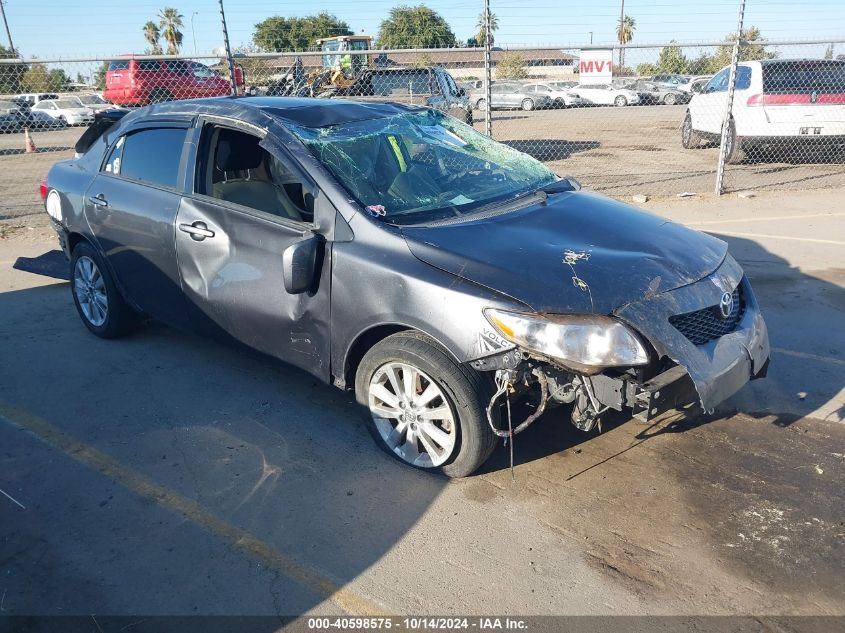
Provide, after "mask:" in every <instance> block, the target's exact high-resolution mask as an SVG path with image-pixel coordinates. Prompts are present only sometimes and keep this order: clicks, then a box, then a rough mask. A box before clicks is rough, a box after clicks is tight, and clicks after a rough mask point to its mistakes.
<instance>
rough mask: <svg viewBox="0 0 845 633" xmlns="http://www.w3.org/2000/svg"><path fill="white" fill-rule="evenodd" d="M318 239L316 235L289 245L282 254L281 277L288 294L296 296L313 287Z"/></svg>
mask: <svg viewBox="0 0 845 633" xmlns="http://www.w3.org/2000/svg"><path fill="white" fill-rule="evenodd" d="M319 249H320V238H319V237H317V236H316V235H315V236H313V237H309V238H306V239H304V240H302V241H299V242H297V243H296V244H291V245H290V246H288V247H287V248H286V249H285V252H284V253H283V254H282V275H283V276H284V282H285V290H286V291H287V292H288V294H292V295H298V294H302V293H303V292H307V291H308V290H310V289H311V288H313V287H314V281H315V280H314V277H315V275H316V274H317V255H318V253H319Z"/></svg>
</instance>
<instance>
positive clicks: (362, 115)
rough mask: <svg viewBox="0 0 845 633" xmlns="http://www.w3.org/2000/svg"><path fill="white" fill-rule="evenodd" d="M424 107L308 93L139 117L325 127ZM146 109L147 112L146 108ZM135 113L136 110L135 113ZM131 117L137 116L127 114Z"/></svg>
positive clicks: (198, 104)
mask: <svg viewBox="0 0 845 633" xmlns="http://www.w3.org/2000/svg"><path fill="white" fill-rule="evenodd" d="M422 110H424V108H421V107H418V106H411V105H404V104H400V103H390V102H362V101H353V100H349V99H337V98H336V99H314V98H307V97H210V98H205V99H186V100H183V101H168V102H165V103H159V104H156V105H154V106H150V107H149V108H145V109H142V110H137V111H136V112H137V115H136V116H138V117H141V116H146V115H157V114H162V115H164V114H176V115H178V114H186V115H197V114H209V115H218V116H226V117H232V118H236V119H237V118H243V119H244V120H247V121H252V122H257V121H256V119H259V118H261V117H270V118H273V119H280V120H283V121H287V122H290V123H294V124H296V125H301V126H303V127H325V126H330V125H338V124H341V123H350V122H353V121H365V120H368V119H379V118H384V117H388V116H394V115H396V114H403V113H408V112H419V111H422ZM145 111H146V112H145ZM133 114H135V113H133ZM126 118H127V120H132V119H134V118H136V117H130V116H127V117H126Z"/></svg>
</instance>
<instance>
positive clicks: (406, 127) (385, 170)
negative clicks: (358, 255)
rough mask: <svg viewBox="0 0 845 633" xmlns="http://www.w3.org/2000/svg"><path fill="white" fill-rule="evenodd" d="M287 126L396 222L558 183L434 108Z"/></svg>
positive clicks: (360, 196)
mask: <svg viewBox="0 0 845 633" xmlns="http://www.w3.org/2000/svg"><path fill="white" fill-rule="evenodd" d="M290 129H291V130H292V131H293V132H294V133H295V134H296V135H297V136H298V137H299V138H300V139H301V140H302V142H303V143H304V144H305V145H306V147H308V149H309V150H310V151H311V153H312V154H313V155H314V156H315V157H316V158H317V159H318V160H319V161H320V162H321V163H322V164H323V165H325V167H326V168H327V169H328V170H329V171H330V172H331V173H332V174H333V175H334V177H335V178H336V179H337V180H338V181H339V182H340V184H341V185H343V187H344V188H345V189H346V190H347V191H348V192H349V194H350V195H351V196H352V197H353V198H354V199H355V200H356V201H357V202H358V203H360V204H361V206H362V207H364V208H365V209H368V210H369V211H370V212H371V213H372V214H373V215H377V216H381V217H384V219H386V220H387V221H390V222H393V223H396V224H415V223H419V222H426V221H432V220H438V219H442V218H448V217H455V216H460V215H463V214H466V213H471V212H472V211H473V210H475V209H478V208H479V207H482V206H485V207H486V206H487V205H489V204H491V203H496V202H499V201H502V202H507V201H509V200H511V199H513V198H515V197H518V196H520V195H522V194H524V193H526V192H529V191H534V190H536V189H539V188H542V187H543V186H545V185H548V184H549V183H552V182H554V181H556V180H557V176H555V174H554V173H553V172H551V171H550V170H549V169H548V168H546V167H545V166H544V165H543V164H542V163H540V162H539V161H536V160H534V159H533V158H531V157H530V156H527V155H525V154H522V153H521V152H518V151H516V150H514V149H512V148H510V147H508V146H507V145H503V144H501V143H498V142H496V141H493V140H491V139H490V138H488V137H487V136H484V135H483V134H481V133H479V132H477V131H476V130H474V129H473V128H471V127H470V126H468V125H465V124H463V123H461V122H460V121H458V120H457V119H454V118H452V117H449V116H446V115H444V114H441V113H439V112H435V111H426V112H414V113H407V114H404V113H403V114H397V115H394V116H389V117H383V118H377V119H369V120H365V121H354V122H350V123H343V124H339V125H333V126H326V127H319V128H307V127H301V126H295V125H291V126H290Z"/></svg>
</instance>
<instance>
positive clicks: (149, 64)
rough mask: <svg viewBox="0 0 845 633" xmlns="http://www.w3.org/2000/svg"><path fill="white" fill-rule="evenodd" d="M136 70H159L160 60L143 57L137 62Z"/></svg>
mask: <svg viewBox="0 0 845 633" xmlns="http://www.w3.org/2000/svg"><path fill="white" fill-rule="evenodd" d="M138 70H143V71H145V72H146V71H156V70H161V62H159V61H158V60H157V59H145V60H144V61H142V62H140V63H139V64H138Z"/></svg>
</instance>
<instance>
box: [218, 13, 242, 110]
mask: <svg viewBox="0 0 845 633" xmlns="http://www.w3.org/2000/svg"><path fill="white" fill-rule="evenodd" d="M220 21H221V22H222V23H223V46H224V47H225V48H226V61H227V62H228V63H229V85H231V86H232V96H233V97H237V96H238V81H237V79H236V78H235V60H233V59H232V49H231V48H229V31H228V30H227V29H226V14H225V13H224V12H223V0H220Z"/></svg>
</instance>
